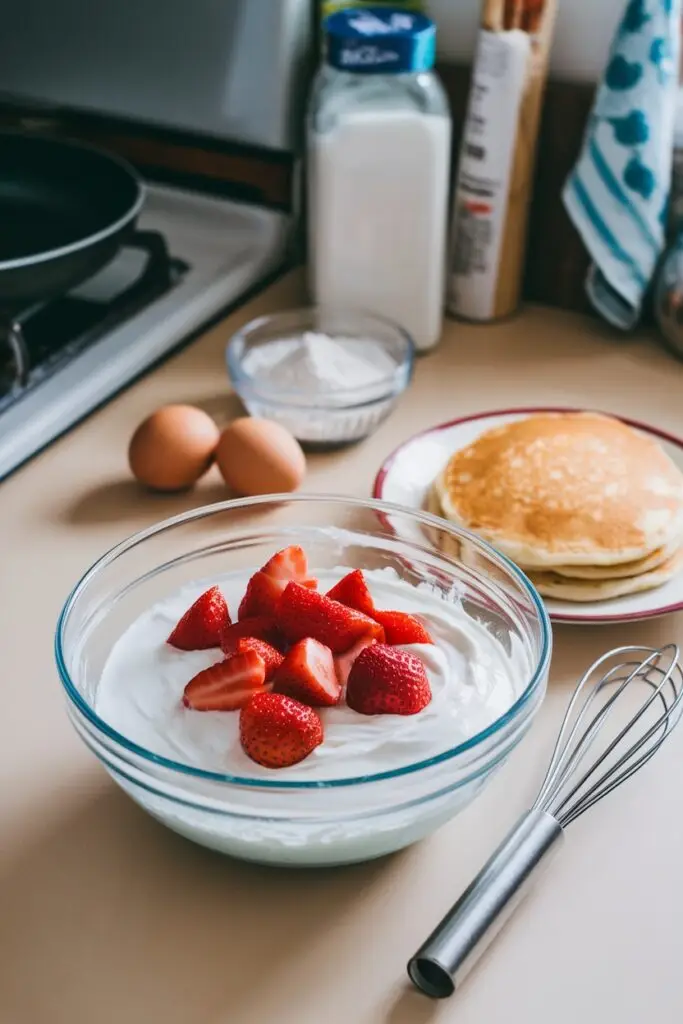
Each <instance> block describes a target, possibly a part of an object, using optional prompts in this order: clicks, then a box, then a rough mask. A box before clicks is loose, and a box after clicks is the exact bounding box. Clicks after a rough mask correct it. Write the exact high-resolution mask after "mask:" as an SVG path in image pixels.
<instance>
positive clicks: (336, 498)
mask: <svg viewBox="0 0 683 1024" xmlns="http://www.w3.org/2000/svg"><path fill="white" fill-rule="evenodd" d="M306 502H308V503H317V504H318V503H333V502H339V503H342V504H345V505H347V506H351V507H355V508H359V509H365V510H366V511H370V512H376V513H377V515H378V517H379V518H380V519H382V521H386V519H384V518H383V517H389V516H391V514H399V515H408V516H410V517H411V518H412V519H416V520H418V521H419V522H421V523H424V524H425V525H426V526H432V527H437V528H438V529H441V530H443V529H445V530H447V531H448V532H450V533H452V534H453V535H454V536H456V537H458V538H459V539H463V540H467V541H468V542H470V543H472V544H473V545H474V546H475V547H477V548H479V549H480V551H481V552H482V553H483V554H484V555H486V556H487V557H488V558H490V559H491V560H492V561H494V562H498V563H499V564H500V565H501V566H502V568H504V569H505V570H507V571H508V573H509V574H510V575H511V576H512V577H513V578H514V579H515V581H516V582H517V583H518V584H519V585H520V587H521V589H522V590H523V591H524V592H525V593H526V594H527V596H528V597H529V598H530V600H531V603H532V605H533V607H534V610H535V611H536V614H537V617H538V621H539V625H540V628H541V641H542V643H541V651H540V654H539V657H538V659H537V663H536V666H535V668H534V670H533V672H532V673H531V677H530V679H529V680H528V682H527V684H526V686H525V688H524V690H523V691H522V693H521V694H520V695H519V696H518V697H517V699H516V700H515V702H514V703H513V704H511V706H510V707H509V708H508V709H507V711H505V712H504V714H502V715H500V716H499V717H498V718H496V719H494V721H493V722H492V723H491V724H490V725H489V726H487V727H486V728H485V729H483V730H482V731H481V732H478V733H475V735H474V736H470V737H468V738H467V739H466V740H463V741H462V742H461V743H458V744H456V745H455V746H454V747H450V748H449V749H448V750H446V751H442V752H441V753H439V754H436V755H434V756H432V757H428V758H423V759H421V760H420V761H416V762H413V763H411V764H408V765H402V766H401V767H399V768H393V769H390V770H386V771H382V772H373V773H372V774H366V775H357V776H344V777H341V778H334V779H321V780H317V781H316V780H291V779H289V780H278V779H270V778H264V777H254V776H239V775H232V774H230V773H228V772H213V771H207V770H206V769H203V768H195V767H193V766H192V765H188V764H184V763H183V762H181V761H174V760H172V759H171V758H167V757H164V756H163V755H162V754H155V753H154V752H153V751H151V750H148V749H147V748H146V747H143V746H141V745H140V744H138V743H135V742H134V741H133V740H130V739H128V737H127V736H125V735H124V734H123V733H120V732H118V730H116V729H114V728H113V727H112V726H110V725H108V723H107V722H105V721H104V719H102V718H100V717H99V715H98V714H97V713H96V712H95V710H94V708H92V707H91V706H90V704H89V703H88V702H87V701H86V700H85V699H84V698H83V697H82V695H81V693H80V691H79V690H78V688H77V687H76V685H75V684H74V682H73V680H72V678H71V675H70V673H69V670H68V669H67V667H66V659H65V655H64V644H63V635H64V630H65V627H66V623H67V620H68V618H69V615H70V613H71V610H72V609H73V607H74V605H75V604H76V602H77V600H78V598H79V596H80V595H81V593H82V592H83V591H84V590H85V588H86V587H87V586H88V584H89V583H90V581H91V580H92V579H93V578H94V577H95V576H96V575H97V574H98V572H100V571H101V570H103V569H105V568H106V567H107V566H108V565H110V564H111V563H112V562H113V561H115V560H116V559H117V558H118V557H119V556H120V555H123V554H125V553H126V552H127V551H129V550H130V549H131V548H133V547H136V546H137V545H138V544H141V543H144V542H145V541H146V540H149V539H150V538H151V537H154V536H156V535H157V534H160V533H162V532H164V531H165V530H169V529H173V528H174V527H176V526H183V525H185V524H187V523H190V522H194V521H197V520H200V519H204V518H207V517H209V516H212V515H215V514H218V513H223V512H230V511H231V510H232V509H239V508H248V507H250V506H253V505H267V504H283V503H289V504H295V503H302V504H303V503H306ZM444 557H446V558H447V557H448V556H444ZM472 571H476V570H472ZM492 582H493V584H494V586H495V581H492ZM552 646H553V638H552V626H551V623H550V618H549V616H548V613H547V611H546V609H545V605H544V603H543V601H542V599H541V597H540V595H539V594H538V592H537V591H536V588H535V587H534V585H533V583H532V582H531V580H529V579H528V578H527V576H526V575H525V574H524V573H523V572H522V570H521V569H520V568H519V567H518V566H517V565H515V563H514V562H512V561H511V560H510V559H509V558H507V557H506V556H505V555H503V554H501V553H500V552H499V551H497V550H496V549H495V548H494V547H493V546H492V545H490V544H488V543H487V542H486V541H484V540H482V539H481V538H480V537H478V536H477V535H476V534H474V533H471V532H470V531H469V530H466V529H463V528H461V527H458V526H455V525H454V524H452V523H446V522H445V521H444V520H442V519H440V518H439V517H438V516H434V515H432V514H431V513H429V512H422V511H417V510H414V509H410V508H407V507H405V506H403V505H398V504H394V503H393V502H386V501H377V500H376V499H366V498H355V497H350V496H346V495H339V494H313V493H312V494H265V495H258V496H254V497H249V498H237V499H230V500H227V501H220V502H215V503H214V504H210V505H201V506H199V507H198V508H195V509H190V510H189V511H186V512H181V513H179V514H178V515H175V516H170V517H169V518H167V519H163V520H161V521H160V522H158V523H156V524H154V525H152V526H149V527H147V528H145V529H143V530H139V531H138V532H136V533H134V534H131V535H130V536H129V537H126V538H124V540H122V541H119V543H118V544H115V545H114V546H113V547H111V548H109V549H108V550H107V551H106V552H105V553H104V554H103V555H101V556H100V557H99V558H98V559H97V560H96V561H95V562H93V563H92V565H91V566H90V567H89V568H88V569H87V570H86V571H85V572H84V573H83V575H82V576H81V578H80V579H79V581H78V582H77V583H76V585H75V586H74V588H73V589H72V590H71V593H70V594H69V595H68V597H67V599H66V601H65V603H64V605H63V607H62V610H61V612H60V614H59V618H58V620H57V626H56V631H55V638H54V654H55V661H56V663H57V670H58V672H59V676H60V680H61V683H62V686H63V687H64V690H65V692H66V696H67V697H68V699H69V700H70V702H71V703H72V704H73V705H74V706H75V708H76V709H77V710H78V711H79V712H80V713H81V715H83V717H84V718H85V719H86V720H87V721H88V722H89V723H90V725H91V726H93V727H94V728H95V729H96V730H97V731H98V732H99V733H101V734H103V735H104V736H106V737H107V739H109V740H110V741H112V742H114V743H116V744H117V745H118V746H119V747H121V748H123V749H124V750H126V751H128V752H129V753H131V754H133V755H135V756H136V757H139V758H142V759H143V760H144V761H147V762H149V763H150V764H151V765H155V766H157V767H161V768H164V769H167V770H169V771H172V772H175V773H176V774H177V775H178V776H180V777H182V776H185V777H188V778H193V779H201V780H204V781H207V782H220V783H227V784H229V785H234V786H240V787H249V788H254V789H267V790H271V791H275V790H287V791H294V792H297V791H303V790H311V789H314V790H321V789H341V788H345V787H351V786H357V785H361V784H367V783H373V782H383V781H387V780H390V779H395V778H402V777H405V776H411V775H414V774H416V773H417V772H420V771H424V770H425V769H428V768H432V767H434V766H436V765H439V764H443V763H446V762H448V761H452V760H453V759H454V758H456V757H459V756H460V755H461V754H465V753H469V752H470V751H472V750H474V749H475V748H476V747H479V746H481V745H482V744H483V743H485V742H486V741H487V740H489V739H491V738H492V737H494V736H496V735H498V734H501V733H503V732H504V730H505V727H506V726H508V725H510V723H512V722H513V721H514V720H515V719H518V718H519V716H520V713H521V712H522V711H523V710H524V709H525V708H526V707H527V705H528V704H529V703H530V702H531V700H532V698H533V697H534V696H535V694H536V692H537V691H538V689H539V687H540V686H541V684H542V682H543V680H544V679H545V678H546V675H547V671H548V668H549V664H550V658H551V654H552Z"/></svg>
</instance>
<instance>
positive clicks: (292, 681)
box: [273, 637, 341, 708]
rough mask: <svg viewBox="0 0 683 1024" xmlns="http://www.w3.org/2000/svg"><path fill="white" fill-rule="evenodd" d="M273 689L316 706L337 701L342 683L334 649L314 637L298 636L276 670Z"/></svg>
mask: <svg viewBox="0 0 683 1024" xmlns="http://www.w3.org/2000/svg"><path fill="white" fill-rule="evenodd" d="M273 689H274V690H275V692H276V693H285V694H287V696H288V697H294V699H295V700H300V701H301V703H302V704H308V705H310V707H313V708H317V707H331V706H332V705H333V704H338V703H339V698H340V697H341V686H340V685H339V680H338V679H337V673H336V672H335V667H334V657H333V656H332V651H331V650H330V649H329V647H325V645H324V644H321V643H318V641H317V640H313V639H312V638H311V637H307V638H306V639H305V640H299V642H298V643H296V644H294V646H293V647H292V648H291V650H289V651H288V653H287V656H286V658H285V660H284V661H283V663H282V665H281V666H280V668H279V669H278V670H277V672H276V673H275V678H274V680H273Z"/></svg>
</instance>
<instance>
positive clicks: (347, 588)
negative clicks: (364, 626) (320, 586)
mask: <svg viewBox="0 0 683 1024" xmlns="http://www.w3.org/2000/svg"><path fill="white" fill-rule="evenodd" d="M327 596H328V597H329V598H330V599H331V600H332V601H339V603H340V604H345V605H346V607H347V608H355V609H356V611H358V612H363V615H369V616H370V618H371V619H374V618H375V606H374V604H373V601H372V595H371V593H370V591H369V590H368V585H367V583H366V582H365V576H364V575H363V573H362V572H361V570H360V569H354V570H353V572H350V573H348V574H347V575H346V576H344V577H343V578H342V579H340V580H339V583H337V584H335V586H334V587H332V590H328V592H327Z"/></svg>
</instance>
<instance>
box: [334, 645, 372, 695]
mask: <svg viewBox="0 0 683 1024" xmlns="http://www.w3.org/2000/svg"><path fill="white" fill-rule="evenodd" d="M374 643H376V641H375V640H373V639H372V638H371V637H369V636H362V637H361V638H360V640H357V641H356V643H355V644H354V645H353V647H349V649H348V651H344V653H343V654H337V655H336V656H335V659H334V667H335V670H336V672H337V679H338V680H339V685H340V686H346V684H347V682H348V679H349V672H350V671H351V666H352V665H353V663H354V661H355V660H356V658H357V657H358V655H359V654H360V653H361V651H364V650H365V648H366V647H369V646H370V644H374Z"/></svg>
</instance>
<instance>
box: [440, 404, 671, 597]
mask: <svg viewBox="0 0 683 1024" xmlns="http://www.w3.org/2000/svg"><path fill="white" fill-rule="evenodd" d="M435 488H436V491H437V493H438V497H439V504H440V506H441V514H442V515H443V516H444V517H445V518H447V519H449V520H451V521H453V522H456V523H458V524H460V525H462V526H464V527H466V528H467V529H470V530H473V531H475V532H476V533H478V534H479V535H480V536H482V537H484V538H485V539H486V540H488V541H489V542H490V543H492V544H493V545H494V546H496V547H497V548H498V549H499V550H501V551H502V552H503V553H504V554H506V555H507V556H508V557H509V558H511V559H513V560H514V561H515V562H517V563H518V564H519V565H523V566H527V567H530V568H533V569H553V568H554V567H556V566H557V567H562V568H567V567H569V566H600V567H603V566H612V565H622V564H624V563H626V562H635V561H637V560H639V559H645V558H648V557H649V556H650V555H652V554H653V553H654V552H655V551H657V549H659V548H662V547H667V546H669V545H671V544H672V543H673V542H674V541H675V540H676V539H677V538H678V537H680V536H681V534H682V533H683V474H682V473H681V471H680V470H679V469H678V467H677V466H676V465H675V464H674V463H673V462H672V461H671V459H670V458H669V456H668V455H667V454H666V453H665V452H664V451H663V449H662V448H661V447H660V446H659V445H658V444H657V443H656V442H655V441H654V440H652V438H650V437H647V436H646V435H645V434H642V433H640V432H639V431H636V430H634V429H632V428H631V427H628V426H627V425H626V424H624V423H621V422H620V421H619V420H616V419H612V418H611V417H608V416H603V415H600V414H598V413H543V414H539V415H535V416H529V417H527V418H525V419H521V420H516V421H514V422H511V423H507V424H505V425H504V426H501V427H496V428H494V429H493V430H489V431H486V433H484V434H482V435H481V436H480V437H479V438H478V439H477V440H476V441H474V442H473V443H472V444H470V445H468V446H467V447H466V448H463V449H461V450H460V451H458V452H455V454H454V455H453V456H452V457H451V459H450V460H449V462H448V464H447V465H446V467H445V469H444V470H443V471H442V473H441V474H440V475H439V477H438V478H437V480H436V481H435ZM629 578H630V577H629Z"/></svg>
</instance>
